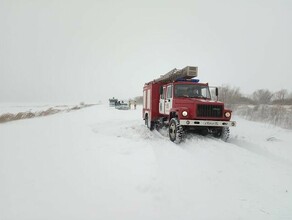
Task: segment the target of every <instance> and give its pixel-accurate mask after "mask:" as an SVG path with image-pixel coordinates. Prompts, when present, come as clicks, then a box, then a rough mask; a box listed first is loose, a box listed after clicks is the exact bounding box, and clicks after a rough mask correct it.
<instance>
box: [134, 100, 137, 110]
mask: <svg viewBox="0 0 292 220" xmlns="http://www.w3.org/2000/svg"><path fill="white" fill-rule="evenodd" d="M136 106H137V103H136V100H135V101H134V109H136Z"/></svg>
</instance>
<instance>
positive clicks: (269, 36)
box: [0, 0, 292, 102]
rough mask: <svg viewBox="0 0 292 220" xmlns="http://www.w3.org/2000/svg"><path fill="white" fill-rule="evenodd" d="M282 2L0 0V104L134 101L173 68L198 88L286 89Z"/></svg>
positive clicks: (289, 73) (286, 20)
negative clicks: (191, 73) (188, 73)
mask: <svg viewBox="0 0 292 220" xmlns="http://www.w3.org/2000/svg"><path fill="white" fill-rule="evenodd" d="M291 12H292V1H291V0H221V1H218V0H190V1H186V0H180V1H161V0H147V1H146V0H145V1H138V0H123V1H120V0H116V1H111V0H80V1H76V0H75V1H74V0H0V30H1V34H0V102H75V101H78V102H79V101H85V102H89V101H90V102H92V101H98V100H106V99H108V98H109V97H112V96H115V97H118V98H124V99H126V98H130V97H135V96H140V95H142V88H143V85H144V83H145V82H148V81H150V80H152V79H154V78H157V77H158V76H159V75H161V74H164V73H166V72H168V71H170V70H171V69H173V68H183V67H185V66H187V65H192V66H198V67H199V78H200V80H201V81H204V82H209V83H210V84H212V85H216V86H220V85H222V84H229V85H231V86H236V87H240V88H241V91H242V92H243V93H244V94H249V93H251V92H253V91H255V90H256V89H261V88H263V89H270V90H271V91H277V90H280V89H288V91H291V84H292V40H291V39H292V13H291Z"/></svg>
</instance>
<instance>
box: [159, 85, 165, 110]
mask: <svg viewBox="0 0 292 220" xmlns="http://www.w3.org/2000/svg"><path fill="white" fill-rule="evenodd" d="M165 96H166V86H163V87H161V92H160V99H159V113H160V114H164V112H165Z"/></svg>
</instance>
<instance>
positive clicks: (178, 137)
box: [168, 118, 184, 144]
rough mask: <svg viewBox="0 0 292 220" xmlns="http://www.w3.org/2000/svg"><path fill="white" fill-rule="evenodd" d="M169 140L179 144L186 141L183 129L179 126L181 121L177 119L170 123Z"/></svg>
mask: <svg viewBox="0 0 292 220" xmlns="http://www.w3.org/2000/svg"><path fill="white" fill-rule="evenodd" d="M168 129H169V139H170V140H171V141H172V142H174V143H176V144H179V143H180V142H182V141H183V140H184V131H183V127H182V126H181V125H180V124H179V121H178V119H177V118H172V119H171V120H170V122H169V128H168Z"/></svg>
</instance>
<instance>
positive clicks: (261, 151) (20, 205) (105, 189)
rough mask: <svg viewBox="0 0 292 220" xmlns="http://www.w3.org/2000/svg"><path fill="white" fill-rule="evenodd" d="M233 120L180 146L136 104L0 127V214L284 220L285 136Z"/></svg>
mask: <svg viewBox="0 0 292 220" xmlns="http://www.w3.org/2000/svg"><path fill="white" fill-rule="evenodd" d="M233 119H234V120H236V121H237V127H236V128H231V137H230V139H229V141H228V142H227V143H226V142H223V141H221V140H218V139H215V138H211V137H202V136H197V135H193V136H191V137H188V139H187V140H186V142H185V143H182V144H180V145H176V144H174V143H172V142H170V141H169V139H168V137H167V131H165V130H163V131H161V132H158V131H153V132H151V131H149V130H148V129H147V128H146V126H145V125H144V121H143V120H142V113H141V107H139V106H138V109H137V110H128V111H127V110H126V111H123V110H116V109H114V108H110V107H108V106H106V105H97V106H93V107H88V108H84V109H81V110H78V111H73V112H69V113H59V114H56V115H51V116H47V117H40V118H33V119H27V120H19V121H13V122H9V123H3V124H0V219H1V220H8V219H9V220H19V219H21V220H34V219H37V220H39V219H42V220H43V219H48V220H49V219H50V220H51V219H54V220H66V219H68V220H74V219H76V220H80V219H85V220H87V219H88V220H91V219H95V220H96V219H100V220H115V219H119V220H124V219H125V220H150V219H151V220H155V219H157V220H158V219H159V220H195V219H196V220H209V219H210V220H214V219H222V220H229V219H230V220H235V219H248V220H251V219H254V220H261V219H264V220H269V219H279V220H288V219H292V145H291V142H292V141H291V140H292V132H291V131H290V130H285V129H281V128H278V127H274V126H271V125H266V124H261V123H254V122H250V121H246V120H243V119H241V118H236V117H235V118H233Z"/></svg>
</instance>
